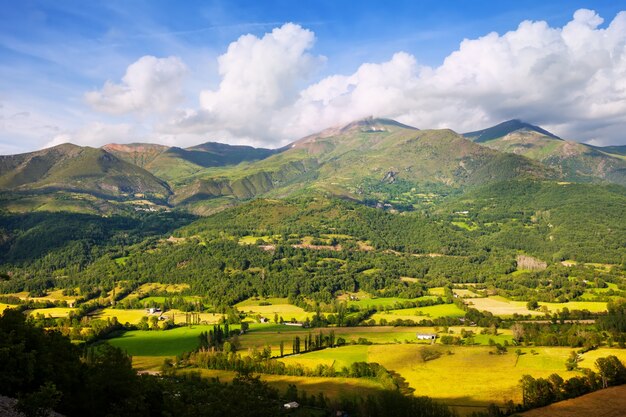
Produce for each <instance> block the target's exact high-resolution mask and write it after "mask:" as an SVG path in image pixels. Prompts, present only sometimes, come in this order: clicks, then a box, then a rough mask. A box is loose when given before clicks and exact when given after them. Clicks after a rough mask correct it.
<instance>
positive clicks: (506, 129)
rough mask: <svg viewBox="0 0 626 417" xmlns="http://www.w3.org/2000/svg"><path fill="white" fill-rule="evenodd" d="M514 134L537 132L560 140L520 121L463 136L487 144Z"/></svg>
mask: <svg viewBox="0 0 626 417" xmlns="http://www.w3.org/2000/svg"><path fill="white" fill-rule="evenodd" d="M513 132H535V133H538V134H540V135H542V136H547V137H549V138H553V139H560V138H559V137H558V136H556V135H555V134H553V133H550V132H548V131H547V130H545V129H542V128H540V127H539V126H535V125H531V124H530V123H526V122H523V121H521V120H518V119H513V120H507V121H506V122H502V123H500V124H497V125H495V126H492V127H489V128H487V129H483V130H477V131H475V132H467V133H463V136H464V137H466V138H468V139H470V140H471V141H473V142H476V143H485V142H488V141H490V140H494V139H498V138H501V137H503V136H506V135H508V134H510V133H513Z"/></svg>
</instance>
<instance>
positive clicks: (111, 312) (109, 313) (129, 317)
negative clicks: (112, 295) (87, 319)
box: [89, 308, 149, 324]
mask: <svg viewBox="0 0 626 417" xmlns="http://www.w3.org/2000/svg"><path fill="white" fill-rule="evenodd" d="M89 316H91V317H92V318H98V319H107V318H112V317H117V321H119V322H120V323H131V324H136V323H139V321H140V320H141V318H142V317H147V316H149V314H148V313H147V312H146V310H145V309H137V310H118V309H115V308H104V309H102V310H96V311H94V312H93V313H91V314H89Z"/></svg>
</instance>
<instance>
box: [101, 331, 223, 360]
mask: <svg viewBox="0 0 626 417" xmlns="http://www.w3.org/2000/svg"><path fill="white" fill-rule="evenodd" d="M212 328H213V327H212V326H193V327H177V328H175V329H171V330H165V331H161V330H131V331H128V332H124V333H123V334H122V335H121V336H119V337H116V338H113V339H109V340H108V341H107V342H108V343H109V344H111V345H113V346H116V347H119V348H120V349H122V350H124V351H126V352H128V354H129V355H132V356H176V355H178V354H181V353H183V352H189V351H191V350H194V349H195V348H197V347H198V345H199V339H198V336H199V335H200V333H201V332H204V331H208V330H210V329H212Z"/></svg>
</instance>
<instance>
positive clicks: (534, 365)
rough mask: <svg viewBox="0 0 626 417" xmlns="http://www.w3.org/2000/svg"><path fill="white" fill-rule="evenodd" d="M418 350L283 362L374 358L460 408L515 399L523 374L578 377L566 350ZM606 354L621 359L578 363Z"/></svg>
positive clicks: (372, 350) (357, 349)
mask: <svg viewBox="0 0 626 417" xmlns="http://www.w3.org/2000/svg"><path fill="white" fill-rule="evenodd" d="M423 348H424V346H420V345H415V344H398V345H386V346H383V345H371V346H346V347H342V348H335V349H326V350H322V351H317V352H312V353H306V354H301V355H299V356H294V357H289V358H285V359H283V360H284V361H286V362H292V363H293V362H299V363H302V364H303V365H306V366H309V367H310V366H315V365H316V364H318V363H323V364H326V365H331V364H333V363H334V364H335V366H336V367H341V366H344V365H345V364H347V363H349V362H350V361H360V360H365V361H368V362H378V363H380V364H381V365H383V366H385V367H386V368H387V369H389V370H393V371H396V372H398V373H399V374H400V375H402V376H403V377H404V378H406V380H407V382H408V383H409V384H410V386H411V387H412V388H414V389H415V395H427V396H430V397H433V398H435V399H438V400H440V401H443V402H445V403H446V404H449V405H460V406H472V405H475V406H485V405H488V404H489V403H491V402H494V403H498V404H502V403H504V402H505V401H507V400H513V401H515V402H520V401H521V391H520V388H519V380H520V378H521V377H522V375H524V374H530V375H532V376H534V377H544V378H545V377H548V376H550V375H551V374H553V373H558V374H559V375H561V376H562V377H563V378H565V379H567V378H570V377H572V376H575V375H579V373H577V372H569V371H566V370H565V360H566V359H567V357H568V356H569V354H570V352H571V351H572V349H571V348H554V347H551V348H543V347H534V348H532V349H531V348H520V349H521V350H522V352H523V355H522V356H520V357H519V361H518V362H517V364H516V359H517V358H516V355H515V353H514V350H513V348H509V352H508V353H507V354H505V355H494V354H490V353H489V352H490V351H492V350H493V349H492V348H489V347H482V346H476V347H463V346H441V345H437V346H435V347H434V348H435V349H439V350H440V351H441V353H442V356H441V357H440V358H438V359H435V360H431V361H428V362H423V361H422V359H421V357H420V355H419V351H420V349H423ZM431 348H432V347H431ZM531 350H534V351H535V352H536V354H532V353H531ZM448 352H450V354H448ZM608 355H616V356H618V357H619V358H620V359H621V360H622V361H626V351H625V350H622V349H599V350H597V351H591V352H588V353H586V354H584V355H583V358H584V359H583V362H582V363H581V366H582V367H588V368H592V369H593V368H594V361H595V359H596V358H598V357H605V356H608Z"/></svg>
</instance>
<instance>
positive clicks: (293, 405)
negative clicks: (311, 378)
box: [283, 401, 300, 410]
mask: <svg viewBox="0 0 626 417" xmlns="http://www.w3.org/2000/svg"><path fill="white" fill-rule="evenodd" d="M283 407H284V408H285V410H293V409H295V408H298V407H300V404H298V403H297V402H295V401H291V402H289V403H286V404H285V405H284V406H283Z"/></svg>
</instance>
